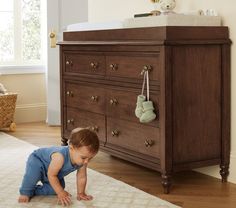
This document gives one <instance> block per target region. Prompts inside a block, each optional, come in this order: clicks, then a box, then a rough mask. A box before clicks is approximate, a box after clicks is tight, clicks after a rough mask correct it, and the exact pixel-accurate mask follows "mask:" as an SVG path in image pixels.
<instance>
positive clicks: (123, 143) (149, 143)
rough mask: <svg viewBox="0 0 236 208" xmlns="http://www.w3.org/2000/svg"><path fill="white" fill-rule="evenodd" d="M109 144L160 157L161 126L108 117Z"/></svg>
mask: <svg viewBox="0 0 236 208" xmlns="http://www.w3.org/2000/svg"><path fill="white" fill-rule="evenodd" d="M107 145H108V146H113V145H115V146H116V147H117V146H118V147H121V148H124V151H125V150H127V151H128V150H132V151H134V152H137V153H141V154H145V155H149V156H152V157H157V158H159V156H160V132H159V128H155V127H151V126H145V125H142V124H137V123H133V122H128V121H124V120H119V119H113V118H108V119H107Z"/></svg>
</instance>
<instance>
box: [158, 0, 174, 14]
mask: <svg viewBox="0 0 236 208" xmlns="http://www.w3.org/2000/svg"><path fill="white" fill-rule="evenodd" d="M159 4H160V8H161V13H162V14H164V15H166V14H175V12H174V11H173V10H174V8H175V6H176V2H175V0H160V1H159Z"/></svg>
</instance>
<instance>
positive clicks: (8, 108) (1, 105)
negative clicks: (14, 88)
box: [0, 93, 17, 131]
mask: <svg viewBox="0 0 236 208" xmlns="http://www.w3.org/2000/svg"><path fill="white" fill-rule="evenodd" d="M16 98H17V94H16V93H7V94H3V95H1V94H0V128H7V127H9V129H10V131H14V130H15V127H16V124H15V123H14V122H13V121H14V113H15V108H16Z"/></svg>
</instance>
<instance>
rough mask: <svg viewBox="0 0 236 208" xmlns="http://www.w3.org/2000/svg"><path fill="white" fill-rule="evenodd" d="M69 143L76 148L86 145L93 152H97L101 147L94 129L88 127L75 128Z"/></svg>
mask: <svg viewBox="0 0 236 208" xmlns="http://www.w3.org/2000/svg"><path fill="white" fill-rule="evenodd" d="M69 144H71V145H72V146H73V147H75V148H79V147H83V146H86V147H88V148H89V151H90V152H92V153H97V152H98V149H99V139H98V136H97V134H96V133H95V132H94V131H91V130H89V129H88V128H75V129H73V130H72V131H71V135H70V138H69Z"/></svg>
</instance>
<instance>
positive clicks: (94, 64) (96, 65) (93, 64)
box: [90, 62, 98, 70]
mask: <svg viewBox="0 0 236 208" xmlns="http://www.w3.org/2000/svg"><path fill="white" fill-rule="evenodd" d="M90 66H91V68H92V69H93V70H95V69H97V68H98V63H97V62H91V63H90Z"/></svg>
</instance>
